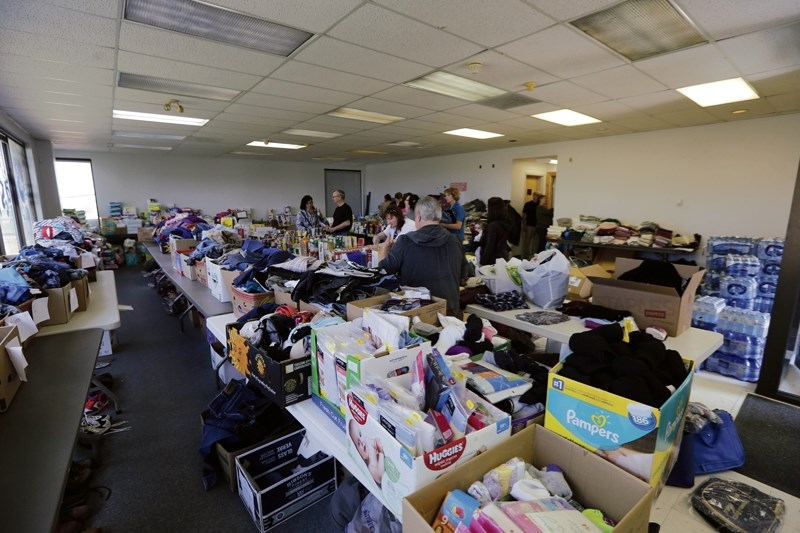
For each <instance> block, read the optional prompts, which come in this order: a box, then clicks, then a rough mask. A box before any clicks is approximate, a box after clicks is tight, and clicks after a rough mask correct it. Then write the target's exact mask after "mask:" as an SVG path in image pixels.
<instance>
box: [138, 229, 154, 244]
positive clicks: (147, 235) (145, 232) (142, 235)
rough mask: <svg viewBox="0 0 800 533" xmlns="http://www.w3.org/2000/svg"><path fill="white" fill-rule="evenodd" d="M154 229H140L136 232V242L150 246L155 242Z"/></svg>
mask: <svg viewBox="0 0 800 533" xmlns="http://www.w3.org/2000/svg"><path fill="white" fill-rule="evenodd" d="M153 229H154V228H153V227H147V228H138V229H137V230H136V240H137V241H139V242H142V243H148V244H149V243H152V242H155V240H154V239H153Z"/></svg>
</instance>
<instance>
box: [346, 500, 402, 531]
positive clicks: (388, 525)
mask: <svg viewBox="0 0 800 533" xmlns="http://www.w3.org/2000/svg"><path fill="white" fill-rule="evenodd" d="M345 531H346V533H401V532H402V531H403V524H401V523H400V521H399V520H398V519H397V518H395V516H394V515H393V514H392V513H391V512H390V511H389V509H387V508H386V507H384V506H383V505H382V504H381V502H380V500H379V499H378V498H376V497H375V496H373V495H372V493H370V494H367V497H366V498H364V499H363V500H362V502H361V506H360V507H359V508H358V512H357V513H356V515H355V516H354V517H353V520H351V521H350V523H349V524H347V529H345Z"/></svg>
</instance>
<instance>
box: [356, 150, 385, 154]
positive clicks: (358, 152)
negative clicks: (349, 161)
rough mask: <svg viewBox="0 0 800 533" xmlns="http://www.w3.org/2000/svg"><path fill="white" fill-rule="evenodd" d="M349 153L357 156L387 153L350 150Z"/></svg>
mask: <svg viewBox="0 0 800 533" xmlns="http://www.w3.org/2000/svg"><path fill="white" fill-rule="evenodd" d="M350 153H351V154H358V155H386V154H387V153H388V152H378V151H376V150H350Z"/></svg>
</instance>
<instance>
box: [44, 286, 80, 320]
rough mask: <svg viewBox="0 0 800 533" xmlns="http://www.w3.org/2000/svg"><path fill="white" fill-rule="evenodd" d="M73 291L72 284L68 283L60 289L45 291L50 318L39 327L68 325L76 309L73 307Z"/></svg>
mask: <svg viewBox="0 0 800 533" xmlns="http://www.w3.org/2000/svg"><path fill="white" fill-rule="evenodd" d="M71 291H72V283H67V284H66V285H64V286H63V287H60V288H58V289H45V290H44V292H45V293H46V294H47V312H48V314H49V315H50V318H48V319H47V320H45V321H43V322H40V323H39V327H40V328H41V327H44V326H54V325H56V324H66V323H67V322H69V319H70V318H72V313H73V312H74V310H75V309H74V308H73V307H72V305H71V303H72V302H71V297H70V293H71ZM75 299H76V302H75V303H76V304H77V291H76V296H75Z"/></svg>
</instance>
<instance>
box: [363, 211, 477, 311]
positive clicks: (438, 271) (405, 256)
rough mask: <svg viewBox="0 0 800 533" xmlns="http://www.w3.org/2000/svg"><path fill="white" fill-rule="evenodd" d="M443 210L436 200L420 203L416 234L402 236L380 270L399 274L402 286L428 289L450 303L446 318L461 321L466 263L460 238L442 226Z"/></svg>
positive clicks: (416, 219)
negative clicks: (461, 289) (460, 298)
mask: <svg viewBox="0 0 800 533" xmlns="http://www.w3.org/2000/svg"><path fill="white" fill-rule="evenodd" d="M441 218H442V208H441V206H440V205H439V202H438V201H437V200H436V199H435V198H431V197H430V196H426V197H425V198H422V199H421V200H420V201H419V202H417V206H416V208H415V209H414V222H415V223H416V225H417V231H412V232H411V233H406V234H405V235H401V236H400V237H399V238H398V239H397V242H395V244H394V246H393V247H392V251H391V252H389V255H388V256H387V257H386V259H384V260H383V261H381V262H380V264H379V265H378V267H379V268H382V269H384V270H385V271H386V272H387V273H389V274H397V277H398V278H399V279H400V283H402V284H403V285H409V286H412V287H427V288H428V289H429V290H430V291H431V294H432V295H433V296H437V297H439V298H444V299H445V300H447V314H448V315H454V316H457V317H459V318H461V309H460V306H459V286H460V284H461V279H462V278H463V277H464V276H465V274H466V272H467V260H466V257H464V250H463V248H462V247H461V243H460V242H458V238H457V237H456V236H455V235H453V234H452V233H450V232H449V231H447V230H446V229H445V228H443V227H441V226H440V225H439V220H440V219H441Z"/></svg>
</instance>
